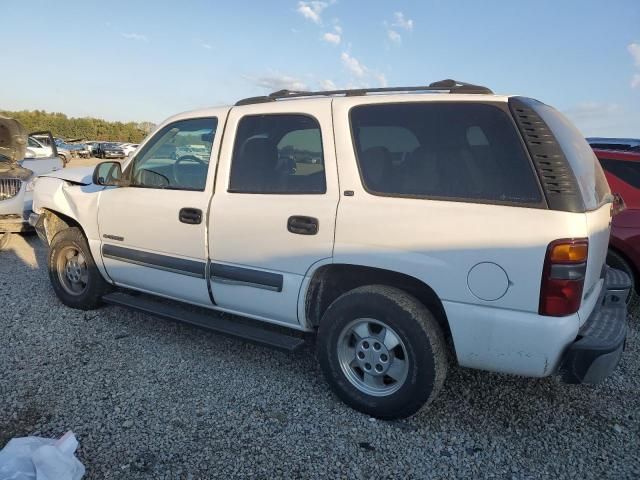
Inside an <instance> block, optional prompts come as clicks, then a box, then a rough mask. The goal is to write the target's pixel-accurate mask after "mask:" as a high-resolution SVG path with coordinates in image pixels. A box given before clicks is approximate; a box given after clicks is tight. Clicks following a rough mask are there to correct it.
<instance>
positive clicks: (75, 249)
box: [30, 80, 631, 418]
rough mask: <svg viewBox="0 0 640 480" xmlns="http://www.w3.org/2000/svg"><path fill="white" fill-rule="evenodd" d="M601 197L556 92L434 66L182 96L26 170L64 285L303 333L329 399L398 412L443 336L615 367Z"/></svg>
mask: <svg viewBox="0 0 640 480" xmlns="http://www.w3.org/2000/svg"><path fill="white" fill-rule="evenodd" d="M370 93H375V95H370ZM542 137H544V138H545V139H547V140H546V141H545V142H544V143H541V142H540V141H539V139H540V138H542ZM193 145H199V146H200V147H198V148H197V149H196V150H195V151H194V149H193ZM187 147H188V148H189V150H188V151H187ZM203 148H204V150H205V151H204V152H203V151H202V149H203ZM183 153H184V154H183ZM550 158H553V161H550V160H549V159H550ZM559 179H561V181H560V180H559ZM98 205H100V208H98ZM615 207H616V205H615V204H614V197H613V195H612V194H611V190H610V188H609V185H608V184H607V180H606V178H605V175H604V173H603V171H602V168H601V166H600V163H599V162H598V160H597V158H596V157H595V155H594V152H593V150H592V149H591V148H590V147H589V145H588V144H587V142H586V141H585V139H584V138H583V137H582V136H581V135H580V133H579V132H578V130H577V129H575V128H574V127H573V126H572V125H571V123H570V122H569V121H568V120H567V119H566V118H564V117H563V116H562V114H561V113H559V112H558V111H557V110H555V109H553V108H551V107H549V106H547V105H545V104H543V103H541V102H538V101H535V100H533V99H530V98H526V97H518V96H501V95H494V94H493V92H491V90H489V89H488V88H486V87H480V86H475V85H469V84H463V83H460V82H454V81H452V80H446V81H441V82H436V83H433V84H431V85H429V86H425V87H409V88H399V89H393V88H384V89H374V90H372V91H368V90H367V89H361V90H357V91H339V92H317V93H313V92H289V91H280V92H276V93H274V94H271V95H268V96H265V97H257V98H250V99H245V100H241V101H239V102H238V103H236V104H235V105H233V106H229V107H220V108H211V109H205V110H200V111H195V112H188V113H183V114H180V115H176V116H174V117H171V118H169V119H168V120H167V121H166V122H164V123H163V124H162V125H160V126H159V127H158V129H157V130H156V131H155V132H154V133H153V134H151V135H150V136H149V137H148V138H147V139H146V140H145V141H144V143H143V144H142V145H141V146H140V148H139V149H137V150H136V152H135V153H134V154H133V155H132V156H130V157H129V158H128V159H127V160H126V161H125V162H122V163H121V162H103V163H101V164H99V165H98V166H97V167H96V168H95V169H94V170H93V172H91V171H90V170H88V169H73V170H68V171H61V172H53V173H50V174H47V175H44V176H42V177H41V178H39V179H38V181H37V183H36V187H35V200H34V213H33V214H32V216H31V218H30V222H31V224H32V225H34V226H35V227H36V229H37V231H38V234H39V236H40V238H41V239H42V240H43V241H44V242H45V243H46V244H47V245H49V247H50V249H49V256H48V266H49V275H50V279H51V282H52V286H53V289H54V291H55V293H56V295H57V296H58V298H59V299H60V300H61V301H62V302H63V303H64V304H66V305H68V306H70V307H73V308H78V309H85V310H86V309H92V308H96V307H97V306H98V305H100V304H101V303H102V302H107V303H112V304H118V305H121V306H124V307H128V308H132V309H136V310H140V311H144V312H147V313H151V314H155V315H158V316H161V317H166V318H171V319H173V320H183V321H187V322H189V323H192V324H196V325H199V326H201V327H204V328H210V329H213V330H217V331H220V332H223V333H226V334H231V335H237V336H241V337H244V338H247V339H250V340H251V341H254V342H261V343H265V344H269V345H272V346H276V347H279V348H283V349H286V350H293V349H296V348H298V347H299V346H300V345H302V343H303V340H302V339H301V337H300V336H299V334H296V333H294V332H295V331H297V332H309V333H313V334H315V335H316V337H317V339H316V344H317V348H318V359H319V362H320V367H321V370H322V372H323V374H324V376H325V378H326V380H327V382H328V384H329V385H330V386H331V388H332V389H333V391H334V392H335V393H336V394H337V395H338V396H339V397H340V398H341V399H343V400H344V401H345V402H346V403H347V404H349V405H351V406H352V407H354V408H356V409H358V410H360V411H363V412H366V413H367V414H369V415H373V416H376V417H380V418H399V417H406V416H408V415H411V414H413V413H415V412H416V411H417V410H418V409H420V408H421V406H422V405H424V404H426V403H428V402H430V401H431V400H432V399H433V398H434V397H435V396H436V395H437V393H438V391H439V389H440V388H441V387H442V385H443V383H444V379H445V377H446V373H447V369H448V360H447V358H448V356H449V353H450V356H451V357H452V358H455V359H456V361H457V363H458V364H459V365H461V366H465V367H471V368H479V369H484V370H490V371H497V372H504V373H512V374H517V375H525V376H532V377H544V376H548V375H553V374H558V375H560V377H561V379H562V380H563V381H565V382H568V383H597V382H600V381H602V380H603V379H604V378H605V377H606V376H607V375H609V374H610V373H611V372H612V371H613V370H614V369H615V367H616V366H617V364H618V362H619V360H620V357H621V355H622V351H623V348H624V344H625V338H626V316H627V307H626V304H625V301H624V300H625V299H626V298H627V295H628V293H629V289H630V285H631V284H630V279H629V277H628V275H626V274H625V273H624V272H623V271H621V270H617V269H614V268H609V267H607V266H606V264H605V258H606V256H607V250H608V243H609V233H610V230H609V225H610V222H611V217H612V212H613V210H614V208H615ZM114 287H119V290H117V291H115V290H114ZM134 291H137V292H136V293H135V294H134V293H133V292H134ZM128 292H132V293H128ZM140 292H144V294H140ZM158 297H165V298H166V299H170V300H171V301H169V302H168V301H166V300H159V299H158ZM195 307H200V308H199V309H198V308H195ZM208 310H219V311H223V312H230V313H234V314H239V315H242V316H245V317H249V318H253V319H254V320H256V322H254V323H245V322H236V321H233V320H229V319H225V318H222V319H220V318H217V319H214V317H212V316H210V315H208V314H207V311H208ZM268 324H276V325H279V326H280V327H287V328H288V331H287V332H283V331H282V330H281V329H279V330H274V329H270V328H268Z"/></svg>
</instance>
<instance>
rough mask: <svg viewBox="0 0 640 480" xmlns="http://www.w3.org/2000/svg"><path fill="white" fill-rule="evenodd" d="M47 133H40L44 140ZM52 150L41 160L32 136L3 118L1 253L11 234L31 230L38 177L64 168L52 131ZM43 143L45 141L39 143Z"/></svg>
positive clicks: (0, 134)
mask: <svg viewBox="0 0 640 480" xmlns="http://www.w3.org/2000/svg"><path fill="white" fill-rule="evenodd" d="M44 134H45V133H44V132H39V133H38V136H39V137H40V138H41V137H42V135H44ZM46 135H48V137H49V139H50V142H51V143H50V145H51V151H50V152H49V154H48V155H47V156H45V157H37V156H36V152H34V151H33V150H32V149H30V148H28V146H29V145H30V144H31V141H32V137H29V136H28V135H27V132H26V131H25V129H24V127H23V126H22V125H21V124H20V123H19V122H18V121H17V120H14V119H12V118H8V117H2V116H0V250H1V249H2V248H4V247H6V246H7V245H8V243H9V239H10V237H11V234H13V233H21V232H25V231H28V230H30V229H31V226H30V225H29V223H28V219H29V214H30V213H31V206H32V201H33V188H34V185H35V180H36V177H37V176H39V175H44V174H46V173H49V172H52V171H55V170H60V169H62V168H63V167H64V164H63V162H62V159H61V158H60V157H59V156H58V151H57V149H56V145H55V143H54V142H53V137H52V136H51V133H50V132H46ZM39 143H41V142H39Z"/></svg>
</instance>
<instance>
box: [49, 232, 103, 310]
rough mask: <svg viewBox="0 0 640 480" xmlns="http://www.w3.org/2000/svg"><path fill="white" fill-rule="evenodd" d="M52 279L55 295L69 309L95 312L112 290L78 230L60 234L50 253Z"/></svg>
mask: <svg viewBox="0 0 640 480" xmlns="http://www.w3.org/2000/svg"><path fill="white" fill-rule="evenodd" d="M48 267H49V278H50V279H51V285H52V286H53V290H54V291H55V292H56V295H57V296H58V298H59V299H60V301H62V303H64V304H65V305H67V306H68V307H71V308H77V309H79V310H92V309H94V308H97V307H98V306H99V305H100V304H101V303H102V296H103V295H104V294H106V293H108V292H109V291H110V290H111V285H109V284H108V283H107V282H106V281H105V279H104V278H103V277H102V274H101V273H100V272H99V271H98V268H97V267H96V264H95V262H94V260H93V257H92V256H91V251H90V250H89V245H88V243H87V239H86V238H85V237H84V235H83V233H82V231H80V229H79V228H76V227H72V228H68V229H65V230H62V231H61V232H59V233H57V234H56V236H55V237H53V240H52V241H51V249H50V250H49V259H48Z"/></svg>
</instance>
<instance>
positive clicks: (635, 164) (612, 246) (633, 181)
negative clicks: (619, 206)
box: [593, 148, 640, 298]
mask: <svg viewBox="0 0 640 480" xmlns="http://www.w3.org/2000/svg"><path fill="white" fill-rule="evenodd" d="M593 151H594V152H595V154H596V157H598V160H600V164H601V165H602V168H603V169H604V173H605V175H606V177H607V181H608V182H609V186H610V187H611V192H612V193H618V194H620V196H621V197H622V199H623V200H624V203H625V204H626V207H627V208H626V210H624V211H622V212H621V213H619V214H618V215H616V216H615V217H613V221H612V223H611V239H610V241H609V254H608V256H607V264H608V265H611V266H612V267H614V268H618V269H620V270H624V271H625V272H627V273H628V274H629V276H630V277H631V280H632V281H633V286H634V288H633V290H632V294H631V295H632V297H634V296H635V298H637V295H638V287H639V281H640V152H631V151H626V152H625V151H615V150H600V149H595V148H594V150H593Z"/></svg>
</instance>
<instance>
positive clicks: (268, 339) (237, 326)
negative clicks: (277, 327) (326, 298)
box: [102, 292, 304, 352]
mask: <svg viewBox="0 0 640 480" xmlns="http://www.w3.org/2000/svg"><path fill="white" fill-rule="evenodd" d="M102 300H103V301H104V302H105V303H109V304H111V305H118V306H120V307H125V308H129V309H131V310H137V311H139V312H143V313H148V314H150V315H154V316H157V317H161V318H165V319H167V320H173V321H176V322H183V323H188V324H190V325H194V326H196V327H201V328H206V329H207V330H212V331H214V332H217V333H221V334H223V335H229V336H232V337H240V338H243V339H245V340H248V341H250V342H253V343H258V344H261V345H267V346H269V347H273V348H277V349H278V350H284V351H287V352H293V351H295V350H297V349H299V348H300V347H302V346H303V345H304V339H302V338H299V337H294V336H292V335H287V334H285V333H281V332H277V331H274V330H269V329H267V328H265V327H260V326H256V325H248V324H246V323H244V322H238V321H234V320H229V319H226V318H219V317H216V316H214V315H215V314H214V315H207V314H206V313H200V312H196V311H190V310H187V309H185V308H182V307H180V306H179V305H176V304H175V303H176V302H174V303H173V304H167V303H162V302H159V301H155V300H152V299H151V298H145V297H138V296H135V297H134V296H133V295H128V294H126V293H122V292H113V293H109V294H107V295H105V296H103V297H102Z"/></svg>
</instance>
